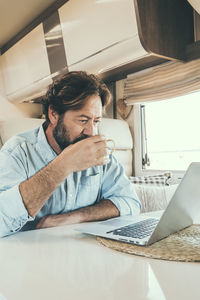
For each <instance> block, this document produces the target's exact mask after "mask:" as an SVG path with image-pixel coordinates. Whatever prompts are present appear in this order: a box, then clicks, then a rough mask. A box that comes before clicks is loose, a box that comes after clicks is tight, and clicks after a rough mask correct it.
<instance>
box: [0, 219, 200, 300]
mask: <svg viewBox="0 0 200 300" xmlns="http://www.w3.org/2000/svg"><path fill="white" fill-rule="evenodd" d="M74 228H75V225H73V226H63V227H57V228H49V229H41V230H34V231H28V232H22V233H17V234H15V235H13V236H10V237H6V238H2V239H0V299H1V300H2V299H6V300H46V299H48V300H51V299H52V300H66V299H69V300H78V299H81V300H82V299H83V300H86V299H87V300H112V299H113V300H114V299H115V300H122V299H123V300H129V299H135V300H144V299H148V300H163V299H170V300H172V299H174V300H179V299H181V300H189V299H192V300H197V299H198V300H199V299H200V263H184V262H169V261H161V260H155V259H147V258H144V257H139V256H134V255H129V254H125V253H120V252H117V251H115V250H112V249H109V248H106V247H104V246H102V245H101V244H99V243H98V242H97V241H96V239H95V238H94V237H91V236H87V235H84V234H81V233H79V232H76V231H75V230H74Z"/></svg>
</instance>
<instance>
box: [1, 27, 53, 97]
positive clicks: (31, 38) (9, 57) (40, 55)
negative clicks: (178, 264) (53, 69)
mask: <svg viewBox="0 0 200 300" xmlns="http://www.w3.org/2000/svg"><path fill="white" fill-rule="evenodd" d="M1 60H2V73H3V77H4V88H5V92H6V95H7V98H8V99H9V100H10V101H13V102H21V101H23V100H24V99H27V97H29V96H30V97H31V95H32V94H33V93H34V94H35V95H36V94H37V95H38V96H39V95H40V94H41V93H42V89H43V88H44V87H45V88H46V86H47V85H48V84H49V83H51V78H50V77H49V76H50V69H49V62H48V57H47V50H46V45H45V39H44V32H43V27H42V24H40V25H39V26H37V27H36V28H35V29H33V30H32V31H31V32H30V33H29V34H28V35H26V36H25V37H24V38H22V39H21V40H20V41H18V42H17V43H16V44H15V45H14V46H13V47H12V48H10V49H9V50H7V51H6V52H5V53H4V54H3V55H2V57H1Z"/></svg>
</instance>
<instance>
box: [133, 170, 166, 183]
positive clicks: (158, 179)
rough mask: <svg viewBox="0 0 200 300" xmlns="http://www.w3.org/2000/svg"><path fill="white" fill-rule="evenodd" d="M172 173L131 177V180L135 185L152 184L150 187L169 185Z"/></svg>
mask: <svg viewBox="0 0 200 300" xmlns="http://www.w3.org/2000/svg"><path fill="white" fill-rule="evenodd" d="M170 178H171V173H164V174H158V175H151V176H138V177H134V176H130V177H129V179H130V181H131V182H132V183H135V184H150V185H169V179H170Z"/></svg>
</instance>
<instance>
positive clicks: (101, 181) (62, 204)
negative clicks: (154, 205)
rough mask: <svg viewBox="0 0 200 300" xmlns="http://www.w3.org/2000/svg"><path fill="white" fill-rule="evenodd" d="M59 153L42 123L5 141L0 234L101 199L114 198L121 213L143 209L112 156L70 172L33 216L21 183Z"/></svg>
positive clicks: (0, 169) (0, 160) (0, 173)
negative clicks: (55, 150)
mask: <svg viewBox="0 0 200 300" xmlns="http://www.w3.org/2000/svg"><path fill="white" fill-rule="evenodd" d="M56 156H57V154H56V153H55V152H54V151H53V149H52V148H51V147H50V145H49V144H48V142H47V139H46V136H45V133H44V130H43V127H42V126H41V127H38V128H36V129H35V130H32V131H29V132H25V133H23V134H19V135H16V136H14V137H12V138H11V139H10V140H9V141H7V143H5V144H4V146H3V147H2V149H1V151H0V236H6V235H9V234H12V233H15V232H17V231H20V230H29V229H34V228H35V226H36V224H37V223H38V221H39V220H40V219H41V218H42V217H43V216H45V215H50V214H62V213H65V212H69V211H72V210H74V209H77V208H81V207H84V206H88V205H92V204H94V203H96V202H98V201H100V200H101V199H109V200H110V201H112V202H113V203H114V204H115V205H116V207H117V208H118V210H119V211H120V215H128V214H138V213H139V212H140V202H139V200H138V198H137V195H136V193H135V191H134V188H133V185H132V184H131V183H130V182H129V180H128V179H127V177H126V176H125V175H124V171H123V168H122V166H121V165H120V164H119V163H118V162H117V160H116V159H115V158H114V156H112V155H111V157H110V162H109V163H108V164H107V165H104V166H95V167H91V168H89V169H86V170H84V171H81V172H75V173H71V174H70V175H69V176H68V177H67V178H66V179H65V180H64V181H63V182H62V183H61V185H60V186H59V187H58V188H57V189H56V190H55V191H54V193H53V194H52V195H51V197H50V198H49V199H48V200H47V201H46V203H45V204H44V206H43V207H42V208H41V209H40V211H39V212H38V214H37V215H36V217H35V218H32V217H31V216H29V214H28V212H27V210H26V208H25V206H24V203H23V200H22V197H21V195H20V192H19V184H20V183H21V182H23V181H25V180H27V179H28V178H30V177H31V176H33V175H34V174H35V173H36V172H38V171H39V170H40V169H42V168H44V167H45V166H46V165H48V164H49V162H50V161H52V160H53V159H54V158H55V157H56ZM41 184H42V183H41Z"/></svg>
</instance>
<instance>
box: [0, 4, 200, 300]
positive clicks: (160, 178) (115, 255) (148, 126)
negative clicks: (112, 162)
mask: <svg viewBox="0 0 200 300" xmlns="http://www.w3.org/2000/svg"><path fill="white" fill-rule="evenodd" d="M71 71H86V72H87V73H88V74H90V73H92V74H95V75H97V76H98V77H99V78H100V79H101V80H102V81H103V82H104V83H105V84H106V85H107V87H108V88H109V90H110V93H111V95H112V100H111V102H110V103H109V104H108V106H107V107H106V109H105V111H104V112H103V118H102V120H101V122H100V124H99V133H100V134H101V135H103V136H104V137H105V138H106V139H111V140H113V141H114V152H113V154H112V155H113V156H114V157H115V158H116V159H117V161H118V162H119V163H120V164H121V165H122V166H123V169H124V173H125V174H126V175H125V176H126V180H128V181H129V183H130V184H131V186H132V187H133V189H134V191H135V193H136V195H137V197H138V199H139V200H140V203H141V212H142V213H146V214H147V215H150V216H151V214H152V212H157V211H160V210H164V209H166V207H167V206H168V204H169V201H170V199H171V198H172V196H173V194H174V192H175V191H176V189H177V187H178V186H179V184H180V182H181V181H182V178H183V176H184V174H185V172H186V170H187V169H188V167H189V165H190V164H191V163H192V162H199V161H200V139H199V138H198V137H199V130H200V118H199V111H200V1H199V0H56V1H55V0H29V1H25V0H18V1H13V0H7V1H4V0H0V152H1V151H3V150H2V149H4V147H5V145H6V144H7V142H8V141H9V140H10V138H12V137H13V136H16V135H18V134H21V133H24V132H27V131H30V130H33V129H35V128H38V127H39V126H42V124H43V123H44V122H45V120H44V119H45V115H44V111H43V101H44V99H45V96H46V93H47V90H48V87H49V85H50V84H53V83H54V82H55V81H56V80H57V79H58V78H60V76H62V75H64V74H68V73H69V72H71ZM1 159H2V158H1V156H0V160H1ZM10 163H11V162H9V163H8V165H7V167H8V168H9V164H10ZM3 172H4V174H6V170H5V168H4V170H2V169H1V162H0V176H1V174H2V173H3ZM198 175H199V178H200V174H198ZM16 176H17V175H16ZM19 176H20V174H19ZM110 180H111V181H112V180H113V181H114V180H115V179H114V178H110ZM0 181H1V177H0ZM3 181H5V180H3ZM16 182H17V179H16ZM2 185H3V184H2V183H1V182H0V196H1V195H2V198H0V233H1V227H2V228H3V226H6V224H5V223H6V221H4V224H3V223H2V221H1V220H3V218H4V216H5V215H6V210H5V211H4V210H3V207H4V206H5V205H6V203H5V201H3V193H4V191H5V186H7V187H6V188H7V189H9V184H8V183H7V184H6V181H5V184H4V187H3V186H2ZM87 188H88V187H87ZM123 188H125V186H124V187H123ZM10 195H11V194H10ZM70 195H71V194H70ZM71 196H73V195H71ZM191 197H192V195H191ZM199 200H200V195H199ZM8 201H9V199H8ZM188 202H190V199H188ZM12 203H14V199H12ZM1 210H2V211H1ZM11 210H12V209H11ZM13 211H14V208H13ZM180 214H181V212H180ZM1 215H2V216H3V217H1ZM198 215H199V216H198ZM179 218H180V215H177V219H179ZM5 220H6V219H5ZM199 221H200V212H197V218H196V219H195V220H193V223H199ZM13 222H14V221H13ZM75 229H76V224H70V225H64V226H59V227H52V228H43V229H35V230H27V231H20V232H17V233H15V234H9V235H8V236H4V237H2V238H1V239H0V270H1V271H0V300H12V299H13V300H25V299H26V300H27V299H30V300H32V299H34V300H35V299H41V300H46V299H48V300H51V299H59V300H62V299H63V300H64V299H74V300H78V299H84V300H85V299H87V300H91V299H94V300H102V299H105V300H112V299H118V300H121V299H127V300H128V299H136V300H139V299H149V300H150V299H151V300H167V299H170V300H179V299H181V300H188V299H192V300H197V299H200V291H199V276H200V266H199V261H200V244H199V243H200V236H196V238H195V237H194V239H195V241H197V242H196V244H195V245H196V246H195V247H196V248H195V249H197V250H198V251H199V256H198V258H194V256H193V252H190V250H188V248H187V247H186V246H185V247H183V250H182V251H183V252H184V253H185V254H187V255H188V256H187V257H189V258H187V259H185V260H184V259H181V257H182V256H181V254H180V255H179V254H177V255H175V257H170V259H167V258H166V257H165V258H163V257H162V255H161V254H159V255H160V256H159V255H158V256H157V257H156V258H157V259H154V258H153V257H155V256H151V255H150V254H146V255H145V254H144V253H143V254H140V253H139V255H131V254H129V253H128V252H130V251H128V250H127V246H126V244H125V243H124V249H126V251H125V250H124V252H126V253H122V251H116V250H115V249H116V248H114V246H112V247H111V248H114V249H109V248H108V247H105V246H103V245H102V244H101V243H100V242H99V240H98V239H96V238H95V237H94V236H91V235H88V234H84V233H81V232H78V231H76V230H75ZM12 233H14V232H12ZM0 235H1V234H0ZM2 236H3V235H2ZM187 242H188V241H187ZM158 243H159V242H158ZM188 243H192V242H191V240H190V242H188ZM156 244H157V243H155V245H156ZM158 245H159V244H158ZM137 247H141V246H137ZM149 247H151V246H149ZM142 248H144V247H142ZM155 249H157V250H155V251H158V249H159V246H158V247H157V248H156V246H155ZM138 251H139V250H138ZM166 251H169V252H170V250H169V249H168V248H167V247H166V248H165V252H166ZM172 252H173V251H172ZM174 253H177V252H176V249H175V250H174ZM168 254H169V253H168ZM170 255H172V256H173V253H171V252H170Z"/></svg>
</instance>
